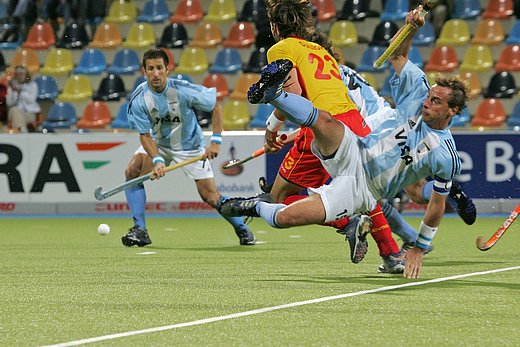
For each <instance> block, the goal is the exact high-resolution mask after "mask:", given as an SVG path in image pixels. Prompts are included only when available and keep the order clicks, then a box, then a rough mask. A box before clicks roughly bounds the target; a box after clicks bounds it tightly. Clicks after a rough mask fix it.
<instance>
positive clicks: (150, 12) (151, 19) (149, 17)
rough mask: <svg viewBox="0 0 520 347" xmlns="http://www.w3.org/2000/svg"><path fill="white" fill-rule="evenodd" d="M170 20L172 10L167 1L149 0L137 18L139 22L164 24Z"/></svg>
mask: <svg viewBox="0 0 520 347" xmlns="http://www.w3.org/2000/svg"><path fill="white" fill-rule="evenodd" d="M168 18H170V10H169V9H168V4H167V3H166V1H165V0H148V1H147V2H146V3H145V4H144V7H143V11H142V12H141V14H140V15H139V16H137V21H138V22H146V23H162V22H164V21H165V20H167V19H168Z"/></svg>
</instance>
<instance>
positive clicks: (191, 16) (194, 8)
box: [170, 0, 204, 23]
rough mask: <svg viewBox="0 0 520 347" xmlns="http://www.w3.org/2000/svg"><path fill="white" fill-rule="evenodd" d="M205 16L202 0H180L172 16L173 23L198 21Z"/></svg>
mask: <svg viewBox="0 0 520 347" xmlns="http://www.w3.org/2000/svg"><path fill="white" fill-rule="evenodd" d="M203 17H204V10H203V9H202V5H201V3H200V0H180V1H179V3H178V4H177V8H176V9H175V14H174V15H172V16H171V17H170V22H172V23H196V22H198V21H200V20H201V19H202V18H203Z"/></svg>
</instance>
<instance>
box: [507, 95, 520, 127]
mask: <svg viewBox="0 0 520 347" xmlns="http://www.w3.org/2000/svg"><path fill="white" fill-rule="evenodd" d="M507 126H508V127H509V128H510V129H513V130H520V101H518V102H517V103H516V104H515V106H514V108H513V112H512V113H511V115H510V116H509V117H508V118H507Z"/></svg>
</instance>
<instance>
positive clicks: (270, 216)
mask: <svg viewBox="0 0 520 347" xmlns="http://www.w3.org/2000/svg"><path fill="white" fill-rule="evenodd" d="M286 206H287V205H284V204H268V203H266V202H259V203H258V204H257V205H256V212H258V215H259V216H260V217H262V218H263V219H264V220H265V221H266V222H267V223H269V225H270V226H272V227H273V228H277V229H282V228H286V227H284V226H279V225H278V224H277V223H276V214H277V213H278V211H280V210H281V209H282V208H284V207H286Z"/></svg>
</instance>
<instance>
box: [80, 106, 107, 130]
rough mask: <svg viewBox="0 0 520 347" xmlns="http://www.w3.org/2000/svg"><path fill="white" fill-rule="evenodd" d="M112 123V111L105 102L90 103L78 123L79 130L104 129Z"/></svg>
mask: <svg viewBox="0 0 520 347" xmlns="http://www.w3.org/2000/svg"><path fill="white" fill-rule="evenodd" d="M111 122H112V117H111V116H110V110H109V109H108V106H107V105H106V104H105V103H104V102H103V101H90V102H89V103H88V105H87V107H85V111H84V112H83V115H82V116H81V119H80V120H79V121H78V122H77V123H76V127H77V128H78V129H104V128H106V126H107V125H109V124H110V123H111Z"/></svg>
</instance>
